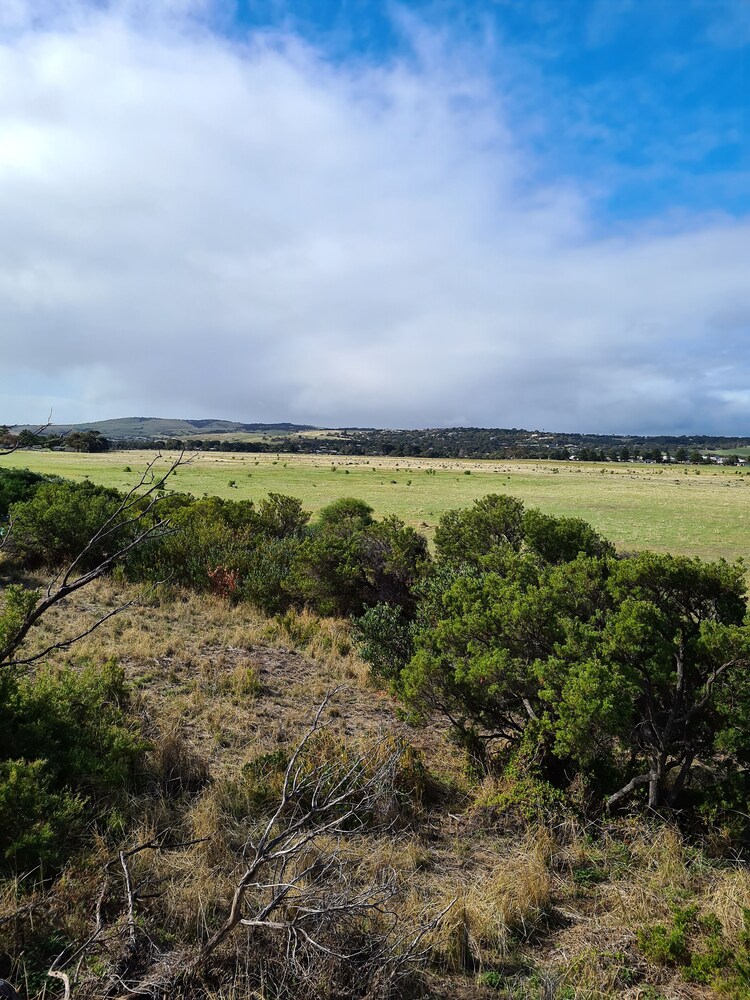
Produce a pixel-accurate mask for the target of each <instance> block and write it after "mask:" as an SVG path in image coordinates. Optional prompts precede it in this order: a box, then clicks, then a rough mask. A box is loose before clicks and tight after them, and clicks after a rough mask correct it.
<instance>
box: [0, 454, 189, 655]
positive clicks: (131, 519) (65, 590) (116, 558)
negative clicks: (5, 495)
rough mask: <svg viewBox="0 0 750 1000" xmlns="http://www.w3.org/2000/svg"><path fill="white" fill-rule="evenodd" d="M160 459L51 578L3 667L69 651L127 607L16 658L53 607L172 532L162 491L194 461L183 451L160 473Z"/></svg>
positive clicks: (4, 651)
mask: <svg viewBox="0 0 750 1000" xmlns="http://www.w3.org/2000/svg"><path fill="white" fill-rule="evenodd" d="M159 458H161V454H158V455H157V456H156V457H155V458H154V459H152V460H151V461H150V462H149V463H148V465H147V467H146V469H145V470H144V472H143V474H142V475H141V477H140V479H139V481H138V482H137V483H136V484H135V486H133V487H132V488H131V489H130V490H129V491H128V492H127V493H126V494H125V496H124V497H123V498H122V500H121V501H120V503H119V504H118V505H117V508H116V509H115V510H114V511H113V513H112V514H111V515H110V516H109V517H108V518H107V519H106V520H105V521H104V523H103V524H102V525H101V526H100V527H99V528H98V529H97V531H96V532H94V534H93V535H92V536H91V538H89V540H88V541H87V542H86V544H85V545H84V547H83V548H82V549H81V551H80V552H79V553H78V555H77V556H76V557H75V558H74V559H73V561H72V562H71V563H70V564H69V565H68V566H67V567H66V568H64V569H62V570H60V571H59V572H58V573H57V574H56V575H55V576H53V577H52V579H51V580H50V581H49V583H48V585H47V587H46V589H45V592H44V595H43V596H42V597H41V598H39V600H37V601H36V603H35V604H34V606H33V607H32V608H31V609H30V610H29V611H28V613H27V614H26V615H25V616H24V618H23V621H22V622H21V623H20V624H19V626H18V627H17V628H16V629H15V630H14V631H13V633H12V635H11V636H10V637H9V639H8V640H7V641H6V643H5V645H4V646H3V647H2V648H0V667H10V666H18V665H27V664H29V663H32V662H34V661H36V660H38V659H40V658H42V657H44V656H46V655H48V654H49V653H50V652H52V651H53V650H55V649H65V648H67V647H68V646H71V645H72V644H73V643H75V642H77V641H78V639H81V638H83V637H84V636H86V635H89V634H90V633H91V632H93V631H94V630H95V629H96V628H98V627H99V626H100V625H102V624H103V623H104V622H105V621H107V620H108V619H109V618H111V617H113V616H114V615H116V614H119V613H120V612H121V611H123V610H124V609H125V607H127V606H128V605H123V606H121V607H119V608H116V609H115V610H113V611H110V612H108V613H107V614H105V615H103V616H102V617H101V618H100V619H99V620H98V621H96V622H94V624H93V625H92V626H91V627H90V628H88V629H86V630H85V631H83V632H81V633H80V634H79V635H76V636H72V637H70V638H69V639H63V640H60V641H59V642H56V643H52V644H51V645H50V646H49V647H47V648H46V649H44V650H42V651H41V652H39V653H35V654H34V655H32V656H29V657H26V658H24V659H21V658H16V657H14V654H15V653H16V651H17V650H18V649H19V648H20V647H21V646H22V645H23V643H24V641H25V640H26V637H27V635H28V634H29V632H30V631H31V629H32V628H33V627H34V626H35V625H36V624H37V622H38V621H39V620H40V619H41V618H42V617H43V616H44V615H45V614H46V613H47V612H48V611H49V610H50V608H52V607H53V606H54V605H55V604H58V603H59V602H60V601H62V600H63V599H64V598H66V597H69V596H70V595H71V594H74V593H75V592H76V591H78V590H81V588H83V587H85V586H87V585H88V584H89V583H92V582H93V581H94V580H96V579H98V578H99V577H101V576H104V575H105V574H106V573H107V572H108V571H109V570H110V569H111V568H112V567H113V566H114V565H116V564H117V563H119V562H121V561H122V560H123V559H124V558H125V557H126V556H127V555H128V553H130V552H132V551H133V550H134V549H136V548H137V547H138V546H139V545H143V544H144V543H145V542H147V541H150V540H151V539H154V538H159V537H163V535H164V534H166V533H168V532H169V530H170V522H169V518H167V517H161V516H160V514H159V505H160V503H161V501H162V500H163V493H162V491H163V488H164V485H165V483H166V482H167V480H168V478H169V476H171V475H172V474H173V473H174V472H175V470H176V469H178V468H179V467H180V466H182V465H186V464H189V462H190V461H191V459H190V458H185V454H184V452H181V453H180V455H179V456H178V457H177V458H176V459H175V460H174V461H173V462H172V463H171V464H170V466H169V468H168V469H167V470H166V471H165V472H163V473H161V472H160V473H159V474H158V475H157V473H156V472H155V466H156V463H157V462H158V460H159ZM120 534H124V536H125V538H124V541H122V542H121V544H119V545H116V546H115V551H113V552H112V553H110V554H109V555H107V556H102V558H101V559H99V561H98V562H97V563H96V564H95V565H94V566H93V567H92V568H91V569H89V570H85V571H83V570H81V571H79V567H80V565H81V563H82V561H84V560H85V559H86V557H87V556H88V555H89V554H90V553H91V552H92V551H94V549H95V548H96V547H97V546H98V545H100V544H101V543H102V542H103V541H105V540H107V539H110V538H112V537H114V536H117V535H120ZM7 537H8V535H6V539H7ZM130 603H132V602H130Z"/></svg>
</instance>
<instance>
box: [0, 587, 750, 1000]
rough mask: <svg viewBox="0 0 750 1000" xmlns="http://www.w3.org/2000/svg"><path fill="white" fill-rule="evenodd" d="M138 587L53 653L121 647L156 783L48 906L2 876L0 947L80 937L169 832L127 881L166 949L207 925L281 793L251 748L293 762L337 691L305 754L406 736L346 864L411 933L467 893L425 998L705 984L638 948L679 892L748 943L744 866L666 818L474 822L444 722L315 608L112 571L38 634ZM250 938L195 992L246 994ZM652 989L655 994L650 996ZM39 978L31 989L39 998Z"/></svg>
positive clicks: (675, 990) (635, 991)
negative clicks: (127, 851)
mask: <svg viewBox="0 0 750 1000" xmlns="http://www.w3.org/2000/svg"><path fill="white" fill-rule="evenodd" d="M139 594H140V598H141V603H140V606H134V607H132V608H129V609H128V610H126V611H125V612H123V613H122V614H121V615H120V616H117V617H115V618H113V619H111V620H110V621H108V622H107V623H106V624H105V625H104V626H102V628H101V629H99V630H98V631H97V632H95V633H93V634H92V635H91V636H89V637H87V638H86V639H84V640H82V641H81V642H80V643H79V644H78V645H77V646H76V647H75V648H74V650H73V651H71V652H70V653H59V654H57V658H58V659H59V660H65V659H67V660H69V661H70V662H73V663H75V662H77V661H78V660H79V658H81V657H83V658H86V659H88V660H90V661H93V662H102V661H104V660H106V659H108V658H111V657H115V658H117V659H118V660H119V661H120V662H121V663H122V664H123V666H124V667H125V669H126V673H127V676H128V678H129V681H130V684H131V686H132V690H133V700H134V704H135V707H136V710H137V711H138V712H139V713H140V716H141V718H142V722H143V727H144V731H145V734H146V736H147V738H148V739H149V741H150V743H151V749H150V751H149V752H148V755H147V758H146V770H147V772H148V779H149V780H148V787H147V788H146V789H144V790H142V791H141V792H140V793H139V794H140V797H139V798H137V799H134V800H133V801H132V803H131V804H130V805H131V808H130V809H129V813H130V815H131V816H132V817H135V820H134V822H133V823H132V824H131V826H130V828H128V829H126V830H124V831H123V832H122V833H121V834H116V833H113V834H112V835H110V836H109V837H108V838H103V839H102V840H101V841H100V842H99V844H98V846H97V847H96V848H95V849H94V850H93V851H91V852H90V853H89V855H88V857H87V860H86V862H85V863H84V864H83V865H82V866H81V867H80V868H76V867H75V866H71V869H70V871H69V872H67V873H66V876H65V880H64V884H63V885H62V886H58V887H57V888H56V889H55V893H56V896H55V899H56V901H51V900H50V899H48V891H47V890H46V889H42V888H41V887H38V888H37V889H30V888H29V887H28V886H26V887H23V888H19V886H18V885H17V884H15V883H14V882H13V881H8V882H6V883H3V884H0V941H2V942H3V943H2V944H0V952H1V951H2V950H3V948H7V949H8V950H9V951H11V952H13V953H14V954H16V955H19V954H22V953H23V954H25V952H24V949H25V948H27V947H28V941H29V940H31V939H32V936H33V935H32V930H31V929H32V926H33V928H34V933H39V928H40V927H47V926H48V925H49V926H54V927H56V928H58V929H59V928H62V929H63V930H64V933H65V935H66V936H67V938H70V939H71V940H76V939H81V938H84V937H85V936H86V934H87V933H90V929H91V928H90V921H91V915H92V914H93V912H94V910H95V908H96V899H97V896H98V894H99V892H100V891H101V885H102V871H103V865H104V862H105V861H106V860H107V859H108V858H111V857H112V852H113V850H114V849H115V847H117V846H119V845H120V844H121V845H123V846H128V845H131V846H132V845H133V844H136V843H143V842H145V841H147V840H149V839H150V838H152V837H154V836H155V834H156V833H157V832H159V831H164V830H169V831H170V835H169V839H170V842H173V843H178V842H183V841H189V840H193V839H197V840H199V842H198V843H194V844H192V845H191V846H189V847H187V848H182V849H165V850H160V851H143V852H142V853H140V854H138V855H137V857H136V858H134V859H133V872H134V876H135V877H137V879H138V880H139V881H140V882H143V884H145V885H146V886H149V885H153V886H155V887H156V888H155V891H154V894H153V898H148V899H147V900H145V901H144V902H143V904H142V918H143V920H144V922H146V923H148V925H149V926H151V927H156V928H159V932H158V934H157V938H158V940H159V942H160V943H161V944H162V945H164V946H165V947H166V946H171V945H172V944H173V943H174V942H190V941H195V940H197V939H201V938H203V937H204V936H205V932H206V928H207V927H209V926H211V925H215V922H216V919H217V915H218V914H220V913H222V912H224V911H225V909H226V905H227V901H228V899H229V897H230V894H231V887H232V885H233V878H234V876H235V875H236V869H237V866H238V865H239V864H241V862H242V845H243V844H244V843H245V841H246V839H247V836H248V834H249V832H251V831H252V830H253V829H255V828H256V827H257V825H258V823H260V822H261V821H262V817H263V816H264V815H267V812H268V809H269V804H270V803H271V802H272V801H273V800H274V797H275V795H276V794H277V793H278V782H279V780H280V779H279V772H278V771H276V772H274V771H273V767H270V768H269V770H268V771H267V773H265V777H264V779H263V781H264V782H265V784H263V783H262V782H259V780H258V779H257V773H258V771H257V767H256V764H257V761H258V760H259V759H264V758H265V756H267V755H269V754H270V755H271V759H275V758H273V754H274V752H275V751H280V752H281V756H282V757H283V753H284V752H285V751H286V750H287V749H288V747H289V746H290V745H291V744H293V743H294V742H295V741H296V740H297V739H298V738H299V736H300V734H301V733H302V732H303V730H304V729H305V728H306V726H307V724H308V723H309V721H310V717H311V712H312V709H313V707H314V706H315V705H316V704H318V703H319V702H320V700H321V699H322V697H323V696H324V695H325V694H326V693H327V692H329V691H330V690H331V689H332V688H334V687H336V688H337V692H336V694H335V696H334V698H333V699H332V701H331V705H330V712H329V716H328V729H327V730H326V732H325V734H324V735H323V736H321V738H320V740H319V741H318V742H317V744H316V745H315V746H314V747H313V749H312V750H311V753H313V754H317V755H318V757H319V759H321V760H322V759H325V758H326V756H327V757H329V758H331V759H346V757H347V755H352V754H355V753H356V752H357V751H358V749H361V747H362V746H363V745H364V744H365V743H366V742H367V741H368V740H372V739H373V738H377V737H382V736H383V735H384V734H386V735H387V736H388V738H389V739H390V740H391V741H399V740H400V741H402V744H401V745H402V746H403V753H402V759H401V765H400V767H399V771H398V776H397V781H396V783H395V785H394V789H393V796H392V799H391V800H390V804H388V805H387V808H386V809H385V811H384V814H383V815H382V816H380V817H378V819H379V820H380V821H381V822H384V823H385V825H386V829H385V830H382V829H381V830H379V831H376V830H374V831H371V832H369V833H368V834H366V835H365V836H362V837H361V838H357V839H355V840H353V841H351V842H350V843H349V844H348V845H347V847H346V852H347V854H346V858H347V864H348V865H349V866H350V868H351V871H352V872H353V873H354V876H353V877H354V878H355V880H356V881H357V882H358V883H361V884H363V885H364V884H367V882H368V880H372V879H373V878H376V879H377V877H378V876H379V875H383V874H384V873H386V872H389V871H394V872H396V874H397V877H398V881H399V886H400V890H399V895H398V897H397V898H396V899H395V900H394V903H393V907H394V911H395V912H396V913H397V915H398V917H399V919H400V921H401V925H402V928H403V934H404V937H405V939H407V938H408V937H409V936H410V935H413V934H414V933H416V930H417V928H418V927H419V925H420V922H421V921H422V920H424V917H425V914H436V913H438V912H439V911H440V910H441V909H442V908H443V907H445V906H447V905H448V904H449V903H450V902H451V901H452V900H455V902H454V904H453V906H452V907H451V908H450V910H449V911H448V912H447V913H446V914H445V916H444V918H443V919H442V920H441V922H440V923H439V925H438V926H436V927H435V928H434V929H433V930H432V931H431V933H430V935H429V938H428V940H427V942H426V943H427V944H428V945H429V948H430V960H431V962H432V963H433V969H434V970H435V972H434V974H435V976H436V979H435V980H434V989H433V988H432V987H431V990H432V993H433V995H435V996H439V995H442V996H445V997H448V996H451V997H459V996H461V997H465V998H467V1000H468V998H470V997H475V998H479V997H484V996H507V997H517V998H519V1000H531V998H537V997H542V996H549V997H559V998H560V1000H568V998H569V997H575V998H582V1000H588V998H590V1000H599V998H605V997H611V998H614V997H628V998H631V1000H636V998H641V1000H645V998H646V997H648V996H650V997H652V998H653V1000H656V998H657V997H664V998H670V997H684V998H687V997H695V998H698V997H708V996H711V995H712V994H711V992H710V991H709V990H708V988H707V987H704V986H700V985H697V984H687V983H686V982H685V981H684V980H683V979H682V978H680V974H679V970H675V969H666V968H661V967H655V966H651V965H649V963H648V962H646V961H645V959H644V958H643V955H642V954H641V953H640V952H639V950H638V947H637V935H638V931H639V930H640V929H641V928H644V927H648V926H649V925H652V924H653V923H654V922H655V921H666V920H668V919H669V915H670V912H671V906H672V905H673V904H682V903H685V902H687V901H690V902H692V903H695V904H696V905H697V907H698V911H699V913H701V914H712V915H714V916H715V917H716V918H718V920H719V921H720V923H721V926H722V928H723V931H724V934H725V936H726V938H727V940H728V941H729V942H733V943H736V944H737V946H738V947H739V946H740V943H741V939H742V934H743V929H744V914H743V911H744V908H746V907H748V906H750V873H749V872H748V871H747V870H746V869H745V868H743V867H741V866H739V865H730V864H727V863H720V862H718V861H711V860H710V859H709V858H707V856H705V855H704V854H702V853H701V852H700V851H699V850H698V849H697V848H696V847H694V846H691V845H690V844H689V843H686V842H685V840H684V839H683V838H682V837H681V836H680V835H679V833H678V832H677V831H675V830H673V829H672V828H670V827H665V826H661V827H657V826H654V827H649V826H646V825H643V824H639V823H636V822H632V823H629V822H627V821H622V822H620V823H617V824H612V825H611V826H610V827H609V828H608V829H607V830H601V829H599V830H596V831H593V830H587V829H579V828H578V827H577V826H576V825H575V823H572V822H571V823H569V824H568V825H567V826H558V827H557V828H555V829H554V830H550V829H548V828H546V827H544V826H541V827H539V828H536V829H533V830H532V831H527V832H525V833H509V832H508V829H509V827H508V825H507V824H505V825H503V824H502V823H501V822H500V821H499V820H495V819H493V817H492V815H489V816H487V815H485V814H484V813H483V814H482V815H483V816H484V819H483V821H482V823H481V824H477V823H476V822H475V820H476V817H477V815H478V814H479V813H480V812H482V810H481V809H478V807H477V803H479V804H481V803H486V802H487V801H490V800H491V799H492V797H493V795H494V793H495V791H496V789H495V788H494V785H493V786H492V787H490V785H489V784H486V785H485V786H475V787H472V786H471V784H470V782H469V781H468V779H467V778H466V777H465V775H464V774H463V772H462V761H461V759H460V758H459V756H458V755H457V751H456V750H455V748H454V747H451V746H450V745H449V744H448V742H447V741H446V740H445V738H444V736H443V734H442V733H441V732H440V731H439V730H437V729H434V728H433V729H430V728H428V729H418V730H411V731H408V732H406V733H405V732H404V730H403V726H402V724H401V723H400V722H399V720H398V718H397V716H396V713H395V711H394V704H393V702H392V699H390V698H389V697H387V696H385V695H383V694H381V693H378V692H377V691H375V690H373V688H372V687H371V686H369V685H368V682H367V671H366V668H365V666H364V664H363V663H361V661H359V660H358V659H357V658H356V656H355V654H354V653H353V652H352V650H351V648H350V641H349V636H348V632H347V628H346V623H344V622H339V621H320V620H319V619H317V618H316V617H315V616H313V615H311V614H309V613H299V614H289V615H285V616H283V617H281V618H278V619H273V620H271V619H264V618H263V617H261V616H259V615H258V614H256V613H255V612H253V611H252V610H251V609H249V608H247V607H245V606H237V607H232V606H231V605H230V604H228V603H226V602H225V601H223V600H222V599H220V598H217V597H212V596H198V595H195V594H191V593H188V592H182V591H170V590H166V589H163V590H161V591H159V592H157V593H153V592H148V593H146V594H145V596H144V593H143V592H139V591H137V590H136V589H135V588H128V587H125V586H124V585H123V584H121V583H119V582H117V581H113V580H104V581H98V582H97V583H96V584H95V585H93V586H92V587H90V588H87V590H86V591H85V592H84V593H83V594H81V595H80V596H79V597H78V598H76V599H75V600H69V601H67V602H66V603H65V604H64V605H63V606H61V607H59V608H57V609H55V611H54V613H52V614H50V615H49V616H48V618H47V619H46V620H45V623H44V625H43V626H42V627H41V628H40V629H38V630H37V633H36V634H35V635H34V637H33V643H39V644H42V643H45V642H48V641H49V638H50V637H51V636H53V635H59V630H60V629H70V630H75V629H79V628H81V627H82V626H83V625H84V623H87V622H90V621H91V619H92V616H96V615H97V614H101V613H103V612H106V611H107V610H110V609H112V608H113V607H116V606H118V605H119V604H121V603H122V601H123V599H124V598H126V599H130V598H133V597H137V596H139ZM388 734H390V735H388ZM274 781H275V782H276V785H274ZM389 824H390V825H389ZM118 837H119V838H120V839H119V840H118ZM320 847H321V849H323V850H324V849H325V844H324V843H323V844H321V845H320ZM107 892H108V893H109V895H108V897H107V898H108V899H109V900H110V902H109V903H108V906H110V909H111V911H112V912H117V907H118V906H121V903H122V898H121V892H122V890H121V887H120V886H119V883H118V882H117V881H116V880H114V879H113V880H112V881H111V884H110V887H109V888H108V890H107ZM118 893H119V895H118ZM145 895H146V896H150V894H149V893H146V894H145ZM29 905H30V906H31V909H30V910H25V911H23V912H21V911H22V908H23V907H24V906H26V907H28V906H29ZM13 914H16V916H15V917H13V919H11V920H7V919H5V918H7V917H9V916H11V917H12V915H13ZM3 921H4V922H3ZM159 935H160V936H159ZM246 947H247V942H246V941H245V939H244V938H238V939H237V941H236V942H234V943H233V945H232V948H233V950H232V952H231V955H230V958H231V961H229V960H228V964H227V967H226V969H227V971H226V976H227V979H226V982H225V983H224V984H223V985H221V984H217V983H216V982H213V983H210V984H207V985H206V987H205V990H204V994H203V995H205V996H214V997H216V998H217V1000H218V998H219V997H226V998H229V997H232V998H234V1000H249V996H250V994H248V993H247V991H245V992H243V989H245V987H244V986H243V985H242V983H243V982H244V980H243V978H242V976H243V974H244V973H242V969H243V968H244V966H243V964H242V963H243V962H245V961H246V959H247V956H246V954H244V953H243V948H246ZM487 973H490V974H495V973H496V974H497V975H498V976H500V977H501V979H502V984H503V985H502V989H503V990H505V992H504V993H503V992H502V991H500V992H497V991H495V990H488V989H487V988H486V987H484V986H482V985H481V983H480V981H479V978H478V977H481V975H482V974H487ZM649 984H650V985H651V986H652V987H653V990H654V991H655V992H652V993H651V994H648V993H647V992H644V988H645V986H646V985H649ZM32 987H33V988H30V991H29V995H30V996H34V995H37V993H35V990H37V987H36V986H33V984H32ZM545 990H546V991H547V992H546V993H545V992H544V991H545ZM639 991H640V992H639Z"/></svg>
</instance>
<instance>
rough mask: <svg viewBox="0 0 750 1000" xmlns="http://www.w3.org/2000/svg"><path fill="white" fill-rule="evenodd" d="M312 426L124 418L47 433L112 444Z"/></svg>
mask: <svg viewBox="0 0 750 1000" xmlns="http://www.w3.org/2000/svg"><path fill="white" fill-rule="evenodd" d="M316 429H317V428H315V427H313V426H312V425H311V424H290V423H281V424H242V423H238V422H237V421H235V420H212V419H208V420H206V419H204V420H179V419H174V420H170V419H167V418H164V417H120V418H118V419H117V420H93V421H91V422H90V423H83V424H50V426H49V427H48V428H47V429H46V430H45V431H44V433H45V434H47V435H51V436H57V435H60V434H68V433H70V432H71V431H99V433H100V434H103V435H104V437H106V438H109V439H110V441H122V440H123V439H126V438H127V439H130V440H137V439H142V440H144V441H153V440H156V439H160V438H180V439H181V440H185V439H186V438H187V439H189V438H191V437H200V438H204V437H215V436H217V435H221V436H225V435H235V434H273V435H279V434H282V435H283V434H295V433H299V432H300V431H311V430H316ZM10 430H11V431H12V432H13V433H14V434H20V432H21V431H23V430H29V431H36V430H38V425H37V426H36V427H35V426H33V425H32V424H17V425H15V426H13V427H11V428H10Z"/></svg>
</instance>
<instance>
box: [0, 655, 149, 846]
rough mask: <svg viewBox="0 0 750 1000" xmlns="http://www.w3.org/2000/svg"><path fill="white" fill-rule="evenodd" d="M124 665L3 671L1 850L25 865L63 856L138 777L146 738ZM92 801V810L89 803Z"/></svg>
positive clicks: (0, 762)
mask: <svg viewBox="0 0 750 1000" xmlns="http://www.w3.org/2000/svg"><path fill="white" fill-rule="evenodd" d="M126 704H127V695H126V690H125V684H124V674H123V672H122V670H121V669H120V668H119V667H117V666H116V665H115V664H113V663H108V664H106V665H105V666H104V667H102V668H99V669H97V668H94V667H93V666H91V665H84V666H83V667H82V669H80V670H74V669H71V668H68V669H64V670H52V669H49V668H46V669H43V670H41V671H40V672H39V673H38V674H37V675H36V676H29V677H24V678H18V677H17V676H15V675H13V674H11V673H10V672H9V671H8V672H6V673H5V674H4V676H3V685H2V690H1V691H0V707H1V708H2V715H3V719H4V726H5V733H6V735H5V738H4V742H3V746H2V751H1V753H2V758H1V759H0V854H2V856H3V857H4V858H5V859H6V860H8V861H10V862H12V863H17V864H19V865H24V866H28V865H32V866H33V865H34V864H37V863H39V862H47V863H51V864H60V863H62V861H64V860H65V858H66V857H67V855H68V854H69V853H70V851H71V850H72V848H73V845H74V843H75V840H74V835H76V834H78V835H80V834H82V833H83V824H84V821H85V820H87V821H89V822H90V821H91V820H92V819H93V820H96V819H97V818H103V816H104V815H105V814H106V812H107V809H108V807H110V806H113V805H114V804H115V803H116V802H117V800H118V799H119V798H120V796H121V795H122V794H123V793H124V792H125V791H126V790H127V788H128V787H129V786H130V785H132V782H133V779H134V777H135V767H136V764H137V762H138V761H139V760H140V759H141V755H142V752H143V750H144V749H145V747H146V744H145V743H144V741H143V740H142V739H141V737H140V734H139V731H138V727H137V725H136V724H135V723H134V722H133V721H131V719H130V718H129V717H128V715H127V713H126V710H125V705H126ZM86 803H88V806H87V808H86V810H85V812H84V805H85V804H86Z"/></svg>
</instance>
